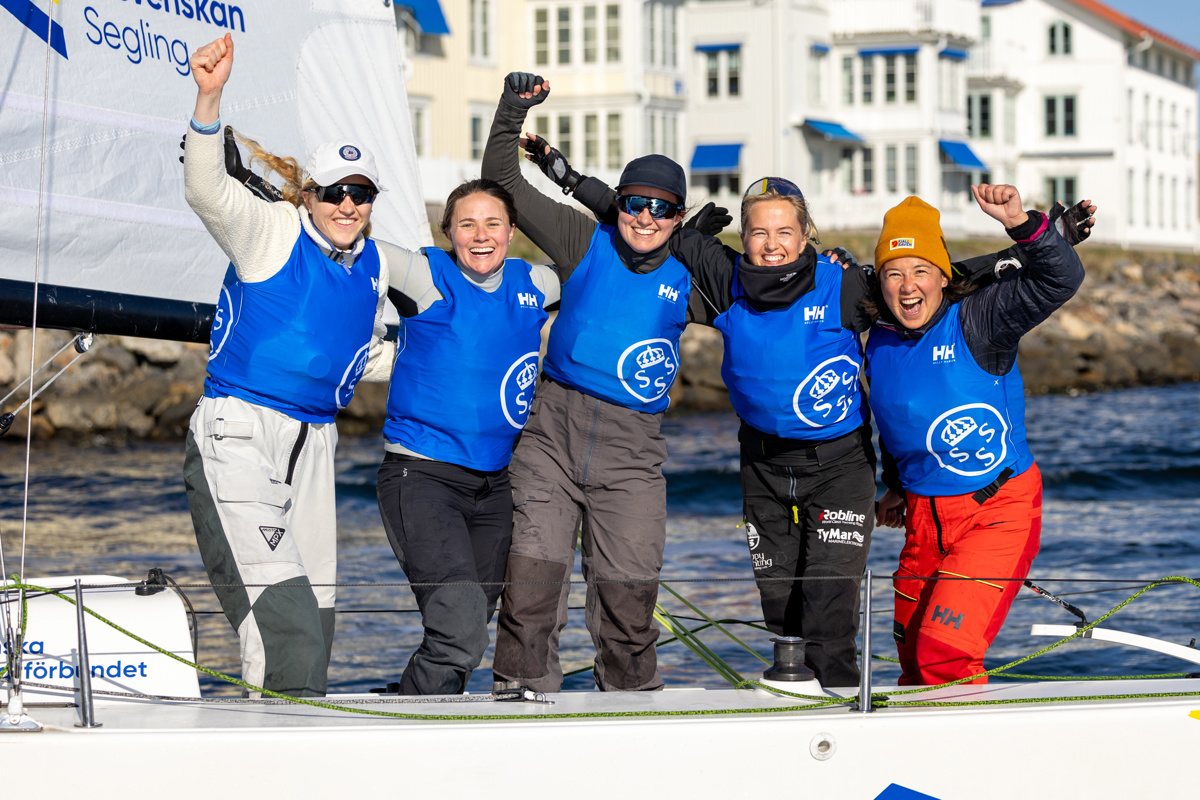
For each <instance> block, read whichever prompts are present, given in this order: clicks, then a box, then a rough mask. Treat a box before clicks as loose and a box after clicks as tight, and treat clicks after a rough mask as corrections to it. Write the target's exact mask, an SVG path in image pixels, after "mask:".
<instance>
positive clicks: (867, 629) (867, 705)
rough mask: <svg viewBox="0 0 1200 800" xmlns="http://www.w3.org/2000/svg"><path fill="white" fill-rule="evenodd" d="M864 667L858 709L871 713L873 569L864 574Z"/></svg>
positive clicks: (859, 684) (860, 680)
mask: <svg viewBox="0 0 1200 800" xmlns="http://www.w3.org/2000/svg"><path fill="white" fill-rule="evenodd" d="M862 610H863V622H862V669H861V670H860V673H861V677H860V678H859V682H858V704H857V706H856V708H857V710H858V711H861V712H862V713H864V714H870V713H871V712H872V711H874V709H873V708H871V570H867V571H866V573H865V574H864V575H863V604H862Z"/></svg>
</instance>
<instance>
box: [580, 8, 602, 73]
mask: <svg viewBox="0 0 1200 800" xmlns="http://www.w3.org/2000/svg"><path fill="white" fill-rule="evenodd" d="M597 33H598V32H597V30H596V7H595V6H584V7H583V63H585V64H595V63H596V42H597Z"/></svg>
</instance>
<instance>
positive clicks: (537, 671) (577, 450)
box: [493, 380, 667, 692]
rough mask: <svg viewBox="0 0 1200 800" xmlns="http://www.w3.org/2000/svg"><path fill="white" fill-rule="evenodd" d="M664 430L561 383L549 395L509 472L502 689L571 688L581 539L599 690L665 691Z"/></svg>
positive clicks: (551, 385) (542, 397) (540, 400)
mask: <svg viewBox="0 0 1200 800" xmlns="http://www.w3.org/2000/svg"><path fill="white" fill-rule="evenodd" d="M661 422H662V415H661V414H645V413H642V412H638V411H633V410H630V409H627V408H624V407H622V406H617V405H614V404H612V403H608V402H605V401H603V400H599V399H597V398H595V397H591V396H589V395H586V394H583V393H582V392H579V391H577V390H575V389H572V388H570V387H568V386H565V385H563V384H561V383H557V382H555V381H552V380H546V381H543V383H542V384H541V385H540V386H539V387H538V391H537V396H536V397H535V399H534V402H533V408H532V410H531V412H530V416H529V422H528V424H527V425H526V426H525V430H524V432H523V433H522V434H521V438H520V440H519V442H518V444H517V447H516V451H515V453H514V456H513V461H512V464H511V465H510V467H509V476H510V479H511V481H512V489H513V503H514V506H515V508H514V511H513V538H512V547H511V549H510V551H509V556H508V569H507V572H506V574H505V580H506V582H507V585H506V586H505V589H504V599H503V601H502V603H501V607H500V614H499V621H498V626H497V627H498V630H497V634H496V656H495V662H494V664H493V676H494V678H495V681H496V684H497V687H504V686H512V685H516V684H520V685H524V686H527V687H529V688H531V689H534V690H536V691H544V692H554V691H558V690H560V689H561V688H562V680H563V672H562V667H561V665H560V663H559V658H558V641H559V634H560V632H561V631H562V629H563V627H564V626H565V625H566V623H567V593H568V589H569V588H570V587H569V586H568V585H567V581H569V580H570V576H571V568H572V566H573V564H574V561H575V541H576V531H577V530H578V531H579V533H580V547H581V550H582V554H583V556H582V567H583V575H584V579H585V580H587V581H588V587H587V601H586V622H587V629H588V632H589V633H590V634H591V637H592V642H593V644H594V645H595V647H596V660H595V674H594V677H595V681H596V686H597V687H598V688H600V689H601V690H604V691H616V690H649V689H659V688H661V687H662V685H663V683H662V677H661V676H660V675H659V673H658V660H657V654H656V653H655V649H654V645H655V642H656V641H657V640H658V624H657V623H656V622H655V621H654V616H653V615H654V605H655V603H656V602H657V600H658V584H657V580H658V577H659V573H660V572H661V570H662V555H663V546H664V544H665V542H666V518H667V491H666V481H665V479H664V478H663V474H662V463H663V462H664V461H665V460H666V458H667V446H666V441H665V440H664V439H663V436H662V433H661V432H660V430H659V427H660V424H661ZM620 581H631V582H629V583H621V582H620Z"/></svg>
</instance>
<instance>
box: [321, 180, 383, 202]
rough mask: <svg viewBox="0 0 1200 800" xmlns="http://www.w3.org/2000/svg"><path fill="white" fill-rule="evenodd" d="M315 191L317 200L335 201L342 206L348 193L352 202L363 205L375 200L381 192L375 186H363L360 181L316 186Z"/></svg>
mask: <svg viewBox="0 0 1200 800" xmlns="http://www.w3.org/2000/svg"><path fill="white" fill-rule="evenodd" d="M312 191H313V192H315V193H316V195H317V200H319V201H320V202H322V203H333V204H334V205H335V206H340V205H341V204H342V201H343V200H345V199H346V195H350V202H351V203H354V205H356V206H361V205H362V204H364V203H373V202H375V196H376V195H378V194H379V190H378V189H376V188H375V187H373V186H363V185H362V184H359V183H335V184H334V185H333V186H316V187H313V190H312Z"/></svg>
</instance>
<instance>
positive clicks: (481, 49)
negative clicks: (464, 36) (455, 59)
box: [467, 0, 492, 59]
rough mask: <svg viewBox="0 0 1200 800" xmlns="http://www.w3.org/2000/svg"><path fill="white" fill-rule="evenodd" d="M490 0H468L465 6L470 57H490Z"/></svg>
mask: <svg viewBox="0 0 1200 800" xmlns="http://www.w3.org/2000/svg"><path fill="white" fill-rule="evenodd" d="M491 6H492V0H470V5H469V6H468V8H467V14H468V27H469V28H470V31H469V33H468V38H469V40H470V44H469V49H470V52H471V58H477V59H490V58H491V57H492V32H491V24H492V14H491V11H492V9H491Z"/></svg>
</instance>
